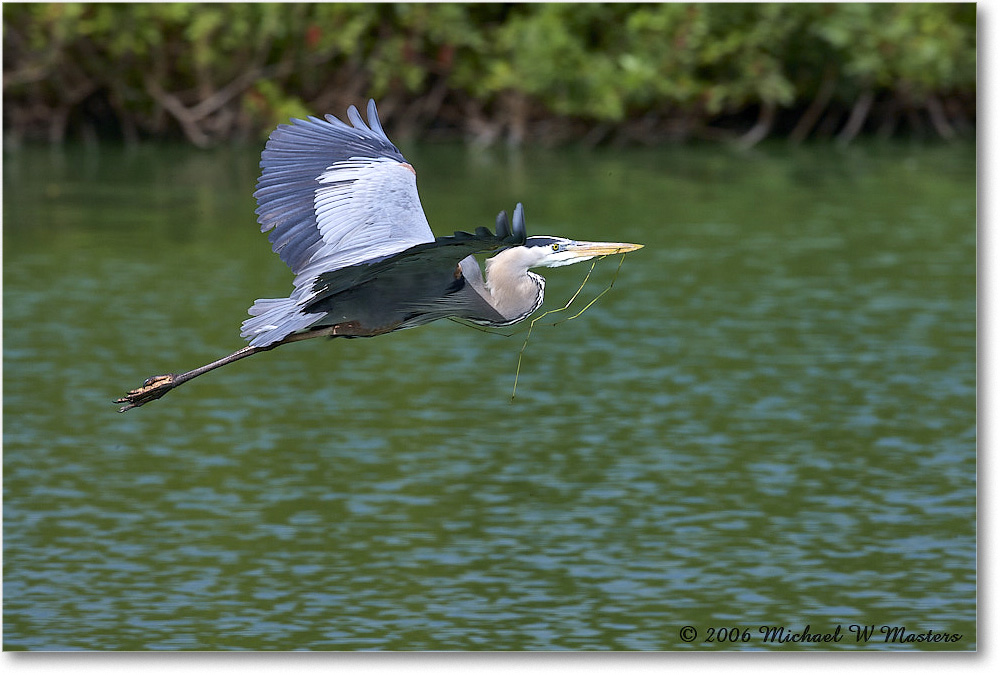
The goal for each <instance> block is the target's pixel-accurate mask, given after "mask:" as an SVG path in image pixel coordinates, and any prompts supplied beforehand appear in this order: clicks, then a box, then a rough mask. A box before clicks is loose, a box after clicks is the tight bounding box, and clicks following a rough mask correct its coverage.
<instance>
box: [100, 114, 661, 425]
mask: <svg viewBox="0 0 1000 675" xmlns="http://www.w3.org/2000/svg"><path fill="white" fill-rule="evenodd" d="M348 119H349V120H350V121H351V125H348V124H345V123H344V122H342V121H341V120H339V119H337V118H335V117H333V116H332V115H327V116H326V119H325V120H320V119H317V118H315V117H310V118H309V119H308V120H293V123H292V124H290V125H281V126H279V127H278V128H277V129H276V130H275V131H274V132H273V133H272V134H271V137H270V139H269V140H268V142H267V145H266V147H265V149H264V152H263V153H262V155H261V168H262V173H261V177H260V180H259V181H258V183H257V190H256V192H255V193H254V196H255V197H256V198H257V203H258V207H257V216H258V222H259V223H260V225H261V231H262V232H268V233H269V236H268V239H269V240H270V242H271V244H272V248H273V249H274V251H275V252H276V253H278V255H279V256H280V257H281V259H282V260H283V261H284V262H285V263H286V264H287V265H288V266H289V267H290V268H291V269H292V272H294V273H295V279H294V281H293V284H294V289H293V291H292V293H291V294H290V295H289V297H287V298H277V299H261V300H257V301H256V302H255V303H254V304H253V306H252V307H251V308H250V310H249V313H250V315H251V318H249V319H247V320H246V321H244V322H243V326H242V335H243V337H244V338H246V340H247V341H248V343H249V344H248V346H247V347H244V348H243V349H241V350H239V351H237V352H234V353H233V354H231V355H229V356H227V357H225V358H223V359H219V360H218V361H214V362H212V363H210V364H207V365H205V366H202V367H201V368H197V369H195V370H192V371H189V372H187V373H183V374H180V375H159V376H154V377H152V378H149V379H148V380H146V382H145V383H144V385H143V386H142V387H140V388H138V389H135V390H132V391H130V392H129V393H128V394H126V395H125V396H124V397H122V398H121V399H119V400H118V401H116V402H117V403H125V404H126V405H124V406H123V407H122V408H121V411H122V412H124V411H125V410H129V409H130V408H134V407H138V406H141V405H143V404H145V403H147V402H149V401H152V400H155V399H157V398H159V397H161V396H163V394H165V393H166V392H167V391H170V390H171V389H173V388H175V387H177V386H179V385H180V384H182V383H183V382H186V381H188V380H190V379H192V378H194V377H197V376H198V375H201V374H203V373H206V372H208V371H210V370H214V369H215V368H218V367H221V366H223V365H226V364H228V363H232V362H233V361H236V360H239V359H241V358H245V357H247V356H250V355H252V354H255V353H258V352H261V351H267V350H270V349H273V348H274V347H277V346H279V345H281V344H287V343H289V342H297V341H300V340H303V339H308V338H312V337H319V336H331V337H372V336H376V335H382V334H384V333H389V332H392V331H395V330H400V329H404V328H413V327H416V326H420V325H423V324H426V323H430V322H431V321H436V320H438V319H442V318H459V319H465V320H468V321H472V322H475V323H479V324H483V325H491V326H506V325H511V324H514V323H517V322H519V321H522V320H524V319H525V318H527V317H528V316H530V315H531V314H532V313H533V312H534V311H535V310H537V309H538V308H539V307H540V306H541V304H542V300H543V297H544V289H545V279H544V278H542V277H541V276H540V275H538V274H535V273H534V272H531V271H529V268H530V267H539V266H548V267H558V266H560V265H568V264H572V263H575V262H580V261H583V260H589V259H590V258H593V257H595V256H601V255H609V254H611V253H619V252H626V251H632V250H635V249H637V248H641V246H640V245H636V244H617V243H613V244H606V243H595V242H576V241H571V240H569V239H563V238H560V237H528V236H527V234H526V232H525V225H524V211H523V208H522V207H521V205H520V204H518V205H517V208H516V209H515V211H514V218H513V227H511V224H510V222H509V221H508V220H507V215H506V213H503V212H501V214H500V215H499V216H498V217H497V223H496V232H490V231H489V229H487V228H485V227H480V228H477V229H476V231H475V233H472V234H470V233H466V232H456V233H455V234H454V235H452V236H447V237H437V238H435V237H434V235H433V233H432V232H431V229H430V226H429V225H428V223H427V219H426V217H425V216H424V212H423V209H422V207H421V205H420V198H419V195H418V193H417V185H416V172H415V170H414V169H413V167H412V166H411V165H410V164H409V163H408V162H407V161H406V159H405V158H404V157H403V155H402V154H400V152H399V150H398V149H396V147H395V146H394V145H393V144H392V142H391V141H390V140H389V139H388V137H387V136H386V135H385V132H384V131H383V130H382V126H381V123H380V122H379V119H378V113H377V111H376V109H375V102H374V101H369V103H368V124H367V125H366V124H365V123H364V121H362V119H361V116H360V114H359V113H358V111H357V109H356V108H354V106H351V107H350V108H349V110H348ZM483 253H493V256H492V257H491V258H489V259H488V260H487V261H486V274H485V276H484V275H483V273H482V270H481V268H480V266H479V262H478V261H477V259H476V258H475V256H476V255H477V254H483Z"/></svg>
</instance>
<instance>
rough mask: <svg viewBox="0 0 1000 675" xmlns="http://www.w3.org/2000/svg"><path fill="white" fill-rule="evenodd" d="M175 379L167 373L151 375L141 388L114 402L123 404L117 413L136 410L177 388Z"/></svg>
mask: <svg viewBox="0 0 1000 675" xmlns="http://www.w3.org/2000/svg"><path fill="white" fill-rule="evenodd" d="M176 377H177V376H176V375H175V374H174V373H169V374H167V375H153V376H152V377H150V378H147V379H146V381H145V382H143V383H142V386H141V387H139V388H138V389H133V390H132V391H130V392H129V393H127V394H125V395H124V396H122V397H121V398H120V399H117V400H116V401H115V403H124V404H125V405H123V406H122V407H121V408H119V409H118V412H125V411H126V410H131V409H132V408H138V407H139V406H141V405H144V404H146V403H149V402H150V401H155V400H156V399H158V398H160V397H161V396H163V395H164V394H166V393H167V392H168V391H170V390H171V389H173V388H174V387H175V386H177V385H176V383H175V381H174V380H175V378H176Z"/></svg>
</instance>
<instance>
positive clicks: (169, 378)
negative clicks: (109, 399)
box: [115, 327, 335, 412]
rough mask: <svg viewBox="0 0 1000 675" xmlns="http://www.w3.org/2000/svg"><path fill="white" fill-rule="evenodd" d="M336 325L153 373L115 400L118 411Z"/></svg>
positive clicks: (152, 399)
mask: <svg viewBox="0 0 1000 675" xmlns="http://www.w3.org/2000/svg"><path fill="white" fill-rule="evenodd" d="M334 328H335V327H326V328H317V329H315V330H311V331H306V332H304V333H293V334H292V335H289V336H288V337H286V338H285V339H284V340H281V341H279V342H275V343H273V344H269V345H267V346H266V347H250V346H246V347H244V348H243V349H239V350H237V351H235V352H233V353H232V354H230V355H229V356H224V357H223V358H221V359H219V360H217V361H212V362H211V363H207V364H205V365H204V366H201V367H200V368H195V369H194V370H189V371H187V372H186V373H180V374H177V373H168V374H166V375H153V376H152V377H149V378H146V381H145V382H143V383H142V386H141V387H139V388H138V389H133V390H131V391H130V392H128V393H127V394H125V395H124V396H122V397H121V398H119V399H116V400H115V403H124V404H125V405H123V406H122V407H121V408H119V409H118V412H125V411H126V410H131V409H132V408H138V407H139V406H141V405H145V404H146V403H149V402H150V401H155V400H156V399H158V398H160V397H161V396H163V395H164V394H166V393H167V392H168V391H171V390H172V389H175V388H177V387H179V386H181V385H182V384H184V383H185V382H188V381H190V380H193V379H194V378H196V377H198V376H199V375H204V374H205V373H207V372H209V371H211V370H215V369H216V368H221V367H222V366H226V365H229V364H230V363H233V362H234V361H239V360H240V359H245V358H246V357H248V356H253V355H254V354H258V353H260V352H266V351H270V350H272V349H274V348H275V347H278V346H280V345H284V344H288V343H289V342H298V341H300V340H308V339H309V338H314V337H321V336H324V335H333V334H334V332H333V330H334Z"/></svg>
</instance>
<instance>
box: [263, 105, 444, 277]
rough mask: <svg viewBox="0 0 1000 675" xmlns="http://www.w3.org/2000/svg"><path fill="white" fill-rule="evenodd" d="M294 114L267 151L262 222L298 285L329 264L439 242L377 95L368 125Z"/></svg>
mask: <svg viewBox="0 0 1000 675" xmlns="http://www.w3.org/2000/svg"><path fill="white" fill-rule="evenodd" d="M347 117H348V119H349V120H350V122H351V125H348V124H345V123H344V122H342V121H341V120H339V119H337V118H336V117H334V116H333V115H327V116H326V120H325V121H324V120H320V119H318V118H316V117H309V119H308V120H299V119H295V120H292V123H291V124H283V125H281V126H279V127H278V128H277V129H275V130H274V132H272V133H271V137H270V139H268V141H267V145H266V146H265V148H264V152H263V153H262V154H261V161H260V165H261V168H262V173H261V176H260V180H259V181H257V190H256V192H254V197H256V198H257V222H259V223H260V229H261V232H270V234H269V235H268V239H269V240H270V242H271V245H272V248H273V249H274V251H275V253H277V254H278V255H279V256H281V259H282V260H283V261H285V264H287V265H288V266H289V267H290V268H291V269H292V271H293V272H294V273H295V274H296V275H297V277H298V278H297V279H296V284H295V285H296V286H301V285H304V282H306V281H308V279H310V278H314V277H315V276H316V275H317V274H319V273H320V272H324V271H329V270H335V269H339V268H341V267H347V266H350V265H356V264H358V263H362V262H367V261H371V260H378V259H379V258H383V257H385V256H388V255H392V254H394V253H398V252H400V251H403V250H406V249H407V248H409V247H411V246H414V245H416V244H422V243H426V242H431V241H434V235H433V234H432V233H431V228H430V226H429V225H428V224H427V217H426V216H425V215H424V211H423V208H422V207H421V205H420V197H419V196H418V194H417V176H416V172H415V171H414V170H413V167H412V166H410V165H409V164H408V163H407V162H406V159H405V158H404V157H403V155H402V154H400V152H399V150H398V149H396V146H394V145H393V144H392V142H391V141H390V140H389V138H388V137H387V136H386V135H385V132H384V131H383V130H382V125H381V123H380V122H379V119H378V112H377V111H376V109H375V101H374V100H370V101H368V124H367V125H366V124H365V123H364V121H363V120H362V119H361V115H360V114H359V113H358V110H357V108H355V107H354V106H351V107H350V108H348V110H347Z"/></svg>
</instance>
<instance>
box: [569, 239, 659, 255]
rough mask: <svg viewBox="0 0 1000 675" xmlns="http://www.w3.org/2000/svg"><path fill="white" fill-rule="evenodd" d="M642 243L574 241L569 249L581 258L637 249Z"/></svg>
mask: <svg viewBox="0 0 1000 675" xmlns="http://www.w3.org/2000/svg"><path fill="white" fill-rule="evenodd" d="M640 248H642V244H625V243H620V242H618V243H613V242H606V241H575V242H573V244H572V245H570V247H569V251H570V252H572V253H574V254H575V255H578V256H580V257H581V258H593V257H596V256H599V255H615V254H616V253H628V252H629V251H638V250H639V249H640Z"/></svg>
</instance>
